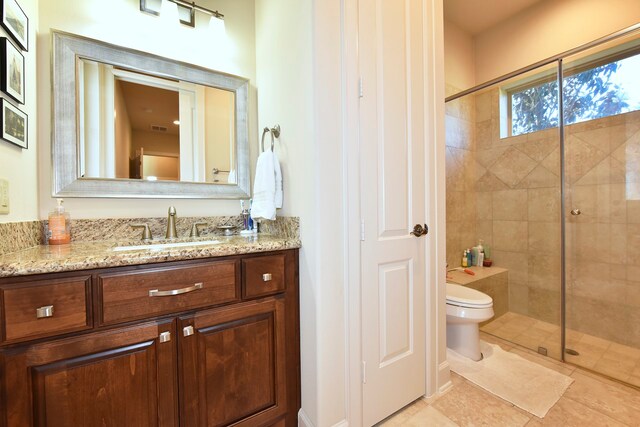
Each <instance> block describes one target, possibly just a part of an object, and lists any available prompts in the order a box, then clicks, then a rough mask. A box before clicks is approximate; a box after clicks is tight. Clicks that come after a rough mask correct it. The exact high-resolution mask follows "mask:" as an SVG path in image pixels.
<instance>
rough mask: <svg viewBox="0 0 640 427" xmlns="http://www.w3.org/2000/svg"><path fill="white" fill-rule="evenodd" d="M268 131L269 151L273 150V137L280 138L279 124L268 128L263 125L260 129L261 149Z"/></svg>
mask: <svg viewBox="0 0 640 427" xmlns="http://www.w3.org/2000/svg"><path fill="white" fill-rule="evenodd" d="M267 133H270V134H271V151H272V152H273V147H274V145H275V141H276V140H275V139H276V138H280V125H275V126H274V127H273V128H271V129H269V128H268V127H265V128H264V130H263V131H262V151H264V136H265V135H266V134H267Z"/></svg>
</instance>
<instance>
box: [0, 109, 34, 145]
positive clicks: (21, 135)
mask: <svg viewBox="0 0 640 427" xmlns="http://www.w3.org/2000/svg"><path fill="white" fill-rule="evenodd" d="M0 116H1V118H0V123H1V125H2V129H0V138H2V139H4V140H5V141H8V142H10V143H12V144H15V145H17V146H18V147H21V148H29V146H28V141H27V129H28V127H27V126H28V122H27V120H28V117H27V115H26V114H25V113H24V112H22V111H21V110H20V109H19V108H18V107H16V106H14V105H13V104H11V103H10V102H8V101H7V100H6V99H4V98H2V99H0Z"/></svg>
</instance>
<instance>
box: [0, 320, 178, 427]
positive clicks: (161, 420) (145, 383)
mask: <svg viewBox="0 0 640 427" xmlns="http://www.w3.org/2000/svg"><path fill="white" fill-rule="evenodd" d="M174 330H175V322H173V321H166V320H165V321H161V322H154V323H146V324H142V325H136V326H134V327H128V328H120V329H114V330H110V331H105V332H99V333H94V334H89V335H83V336H78V337H71V338H66V339H61V340H55V341H50V342H43V343H39V344H34V345H28V346H21V347H16V348H13V349H9V350H6V351H3V353H2V360H1V362H2V397H1V399H2V401H3V402H4V403H5V405H3V406H4V409H3V411H4V414H3V418H4V420H3V421H4V422H5V423H6V425H7V426H47V427H58V426H59V427H69V426H177V425H179V424H178V417H177V415H178V411H177V405H176V404H175V401H176V397H177V386H176V384H177V383H176V381H175V378H176V371H177V366H176V351H175V346H174V345H172V343H171V341H164V342H163V339H162V338H161V337H163V336H167V335H163V334H166V333H168V334H171V335H175V333H174ZM0 424H1V423H0Z"/></svg>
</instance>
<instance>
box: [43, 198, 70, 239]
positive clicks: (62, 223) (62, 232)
mask: <svg viewBox="0 0 640 427" xmlns="http://www.w3.org/2000/svg"><path fill="white" fill-rule="evenodd" d="M63 203H64V200H62V199H58V205H57V206H56V207H55V208H54V209H53V210H52V211H51V212H49V231H48V233H47V235H48V242H49V244H50V245H64V244H66V243H70V242H71V217H70V215H69V213H68V212H65V210H64V206H63Z"/></svg>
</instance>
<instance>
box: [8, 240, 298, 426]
mask: <svg viewBox="0 0 640 427" xmlns="http://www.w3.org/2000/svg"><path fill="white" fill-rule="evenodd" d="M236 240H238V238H236ZM262 240H263V243H262V244H261V241H260V239H257V243H256V242H255V241H254V242H253V243H250V244H247V245H243V244H235V246H234V245H226V246H225V245H224V244H219V245H217V246H215V248H214V247H212V248H208V247H206V246H198V247H193V248H189V247H181V248H180V249H179V250H167V251H164V252H163V251H153V253H147V252H146V251H144V250H136V251H132V252H126V251H124V252H118V253H115V252H113V251H112V250H110V249H105V248H99V245H98V247H96V248H93V249H90V248H89V246H86V245H85V246H81V245H76V246H75V247H74V245H69V247H68V248H66V249H64V248H63V247H60V248H53V247H46V246H43V247H40V248H35V249H33V251H32V253H31V254H30V253H29V251H26V252H24V251H23V252H22V253H21V254H22V255H20V256H16V257H15V263H13V264H11V263H10V262H9V263H7V262H6V259H4V260H3V261H4V262H3V267H6V269H5V270H4V275H5V276H6V275H9V277H2V278H0V315H1V317H0V318H1V323H0V398H1V400H2V401H3V402H5V403H6V405H2V406H1V407H0V425H3V426H4V425H6V426H27V425H34V426H73V425H85V426H98V425H108V426H156V425H157V426H178V425H181V426H223V425H230V424H233V425H238V426H274V425H275V426H295V425H297V413H298V410H299V408H300V357H299V348H300V347H299V308H298V249H297V248H298V247H299V242H298V243H295V242H294V243H293V244H292V243H291V242H288V241H286V240H283V241H282V242H278V241H277V239H276V241H275V242H272V241H269V240H268V239H267V238H263V239H262ZM265 248H267V249H266V251H265ZM65 250H67V251H69V253H55V251H65ZM38 251H39V252H38ZM74 251H75V252H74ZM91 251H93V252H91ZM207 251H209V252H207ZM255 251H258V252H255ZM230 253H233V254H234V255H229V254H230ZM29 257H34V258H38V257H39V264H38V262H27V260H28V259H29ZM194 257H195V258H196V259H193V258H194ZM83 260H84V263H83ZM161 261H166V262H161ZM21 263H22V264H21ZM128 264H133V265H128ZM21 265H22V266H26V265H30V266H31V267H30V268H31V269H32V270H31V271H25V270H23V269H21V268H20V266H21ZM34 266H35V267H34ZM47 266H50V267H49V268H47ZM79 266H84V267H89V269H84V268H83V269H78V267H79ZM12 267H13V268H14V270H15V271H14V272H12V273H9V272H8V271H9V270H10V269H11V268H12ZM60 270H65V271H60ZM49 271H59V272H49ZM27 273H28V274H27ZM34 273H37V274H34Z"/></svg>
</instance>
